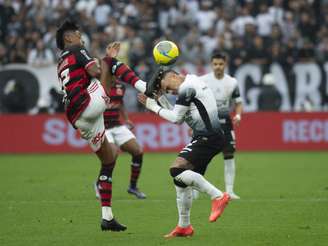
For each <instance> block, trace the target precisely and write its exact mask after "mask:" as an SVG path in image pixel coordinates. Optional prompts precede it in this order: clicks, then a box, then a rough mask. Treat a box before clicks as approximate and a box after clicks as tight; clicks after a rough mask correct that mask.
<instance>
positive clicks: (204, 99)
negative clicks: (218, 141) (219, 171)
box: [159, 75, 222, 136]
mask: <svg viewBox="0 0 328 246" xmlns="http://www.w3.org/2000/svg"><path fill="white" fill-rule="evenodd" d="M159 115H160V116H161V117H163V118H165V119H167V120H170V121H172V122H174V123H182V122H186V123H187V124H188V125H189V126H190V128H192V130H193V134H194V136H210V135H213V134H216V133H218V132H221V131H222V130H221V127H220V123H219V119H218V110H217V107H216V101H215V98H214V95H213V92H212V91H211V89H210V88H209V87H208V86H207V85H206V84H205V83H204V82H203V81H202V80H201V79H200V78H199V77H198V76H196V75H187V76H186V78H185V80H184V82H183V83H182V84H181V85H180V87H179V89H178V98H177V101H176V104H175V106H174V108H173V110H166V109H163V110H160V111H159Z"/></svg>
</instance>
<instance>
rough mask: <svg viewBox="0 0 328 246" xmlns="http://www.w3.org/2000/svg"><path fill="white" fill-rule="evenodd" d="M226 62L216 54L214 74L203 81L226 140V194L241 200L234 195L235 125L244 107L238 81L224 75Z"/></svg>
mask: <svg viewBox="0 0 328 246" xmlns="http://www.w3.org/2000/svg"><path fill="white" fill-rule="evenodd" d="M226 61H227V57H226V55H225V54H223V53H220V52H215V53H214V54H213V55H212V57H211V65H212V69H213V72H211V73H208V74H205V75H203V76H202V77H201V79H202V80H203V81H204V82H205V83H206V84H207V85H208V87H209V88H210V89H211V90H212V91H213V94H214V96H215V100H216V105H217V107H218V111H219V121H220V123H221V126H222V129H223V131H224V135H225V138H226V144H225V146H224V148H223V158H224V180H225V187H226V192H227V193H228V194H229V195H230V197H231V199H239V198H240V197H239V196H238V195H236V194H235V193H234V189H233V187H234V179H235V172H236V171H235V170H236V168H235V159H234V153H235V150H236V148H235V144H236V143H235V133H234V130H233V124H234V125H237V126H238V125H239V123H240V120H241V113H242V110H243V107H242V98H241V96H240V93H239V88H238V83H237V80H236V79H235V78H234V77H231V76H230V75H228V74H226V73H224V70H225V67H226ZM232 107H233V111H234V112H235V115H234V117H233V118H232V120H231V118H230V111H231V109H232Z"/></svg>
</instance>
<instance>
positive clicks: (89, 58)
mask: <svg viewBox="0 0 328 246" xmlns="http://www.w3.org/2000/svg"><path fill="white" fill-rule="evenodd" d="M80 52H81V54H82V55H84V56H85V58H87V59H88V60H91V59H92V58H91V57H90V56H89V55H88V54H87V52H86V51H85V50H80Z"/></svg>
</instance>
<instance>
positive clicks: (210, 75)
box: [199, 72, 215, 82]
mask: <svg viewBox="0 0 328 246" xmlns="http://www.w3.org/2000/svg"><path fill="white" fill-rule="evenodd" d="M199 78H200V79H201V80H203V81H204V82H207V81H210V80H213V79H215V77H214V73H213V72H210V73H206V74H204V75H201V76H199Z"/></svg>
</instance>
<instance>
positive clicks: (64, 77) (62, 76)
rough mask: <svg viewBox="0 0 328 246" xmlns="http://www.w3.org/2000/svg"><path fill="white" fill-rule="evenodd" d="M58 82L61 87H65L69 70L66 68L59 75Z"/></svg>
mask: <svg viewBox="0 0 328 246" xmlns="http://www.w3.org/2000/svg"><path fill="white" fill-rule="evenodd" d="M60 81H61V83H62V86H65V85H66V83H67V82H68V81H69V68H66V69H65V70H63V71H62V72H61V73H60Z"/></svg>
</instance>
